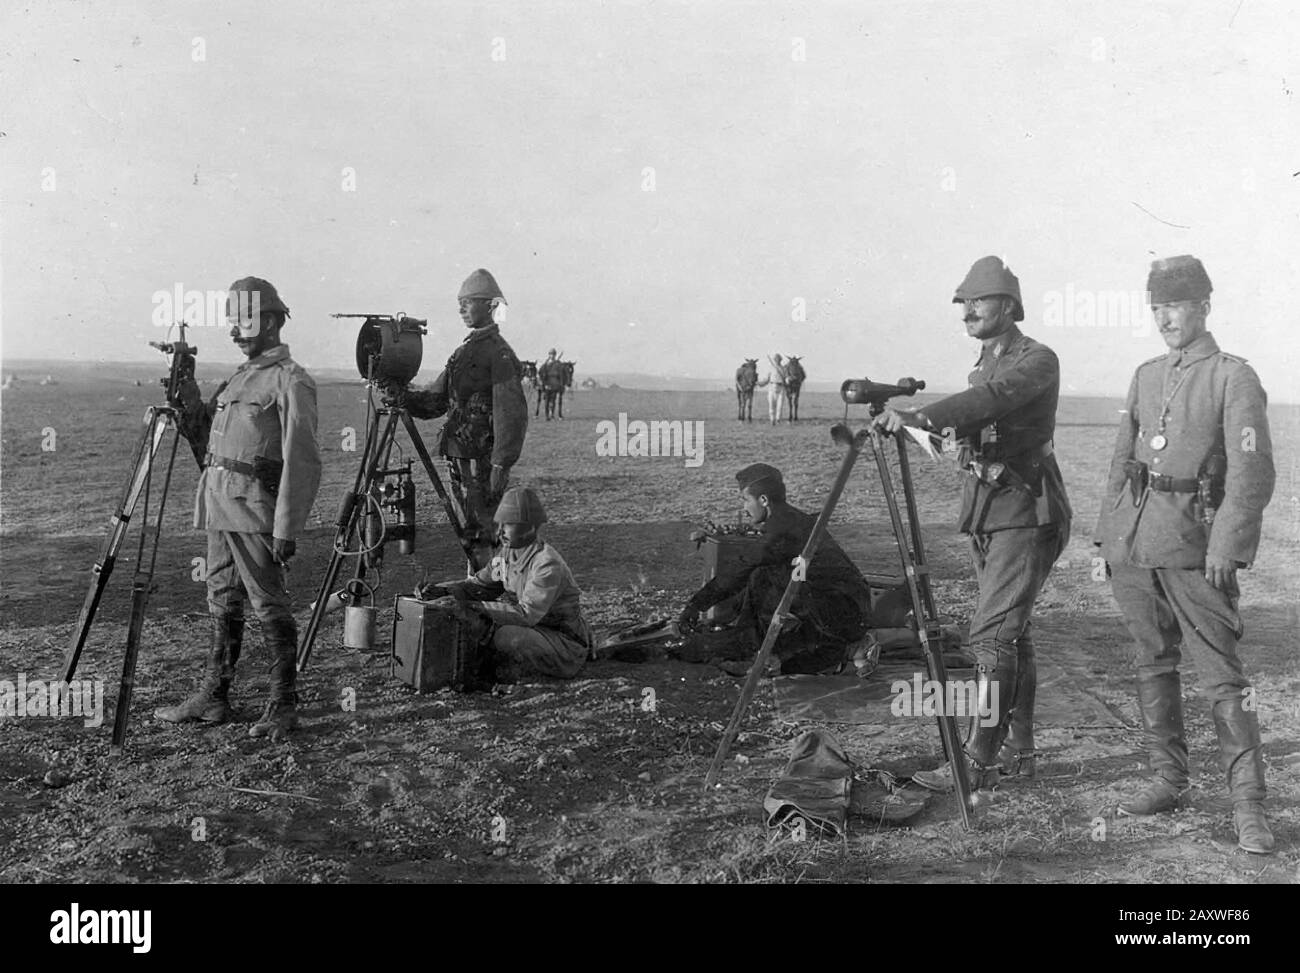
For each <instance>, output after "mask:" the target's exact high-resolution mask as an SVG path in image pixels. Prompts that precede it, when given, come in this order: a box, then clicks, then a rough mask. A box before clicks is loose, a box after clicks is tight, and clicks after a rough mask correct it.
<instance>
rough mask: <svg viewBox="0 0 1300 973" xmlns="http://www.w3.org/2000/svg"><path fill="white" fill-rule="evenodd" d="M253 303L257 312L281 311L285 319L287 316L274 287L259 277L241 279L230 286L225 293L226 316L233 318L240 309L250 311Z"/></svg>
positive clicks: (282, 302) (286, 308)
mask: <svg viewBox="0 0 1300 973" xmlns="http://www.w3.org/2000/svg"><path fill="white" fill-rule="evenodd" d="M240 294H243V295H245V296H242V297H241V296H239V295H240ZM254 301H256V302H257V303H256V307H257V309H258V311H259V312H261V311H283V312H284V316H285V317H286V318H287V317H288V316H289V308H288V307H286V306H285V303H284V301H282V300H280V295H279V294H278V293H277V292H276V289H275V285H274V284H272V283H271V282H270V281H269V280H262V278H261V277H241V278H239V280H237V281H235V282H234V283H233V284H231V285H230V288H229V289H228V290H227V291H226V316H227V317H232V316H235V315H236V314H238V313H239V311H240V310H241V309H242V310H245V311H247V310H250V309H251V308H253V307H254V303H253V302H254Z"/></svg>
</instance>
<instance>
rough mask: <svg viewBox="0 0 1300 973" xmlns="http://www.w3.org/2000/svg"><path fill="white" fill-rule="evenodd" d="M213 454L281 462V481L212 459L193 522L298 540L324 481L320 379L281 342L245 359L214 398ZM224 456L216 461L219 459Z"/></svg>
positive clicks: (261, 462) (252, 462)
mask: <svg viewBox="0 0 1300 973" xmlns="http://www.w3.org/2000/svg"><path fill="white" fill-rule="evenodd" d="M209 408H211V409H212V410H213V412H212V430H211V433H210V434H209V436H208V452H209V453H211V454H213V455H214V456H217V457H221V458H224V459H227V460H234V461H235V462H236V463H241V464H248V465H249V466H256V467H262V466H265V464H266V461H270V462H271V463H279V462H282V463H283V468H282V469H281V470H280V475H279V480H278V483H277V482H276V481H275V480H274V478H270V479H269V481H268V483H264V482H263V481H262V480H261V479H259V478H258V477H257V476H254V475H252V474H251V473H241V472H236V471H234V470H231V469H217V468H216V467H215V466H214V465H211V464H209V465H208V466H207V467H206V468H205V469H204V470H203V472H202V473H201V474H200V475H199V486H198V492H197V495H196V497H195V503H194V526H195V527H200V528H204V529H207V530H228V531H238V532H241V533H251V534H273V535H274V536H276V537H278V538H280V539H281V540H295V539H296V538H297V537H298V535H299V534H301V533H302V532H303V529H304V528H305V527H306V525H307V515H308V514H309V513H311V507H312V504H313V503H314V502H315V501H316V490H317V488H319V486H320V476H321V461H320V451H319V449H318V448H317V445H316V383H315V381H313V379H312V377H311V376H310V375H308V374H307V372H306V370H304V369H303V367H302V366H301V365H299V364H298V363H297V362H295V361H294V360H293V359H292V358H290V357H289V346H288V345H277V346H276V347H274V348H271V349H270V350H268V351H265V352H263V353H262V354H260V355H258V356H257V357H256V358H253V359H250V360H249V361H246V362H244V364H242V365H240V366H239V368H238V369H237V370H236V371H235V374H234V375H233V376H231V378H230V380H229V381H228V382H227V383H226V384H225V385H224V386H223V387H222V388H221V390H220V391H219V392H218V393H217V395H216V397H215V399H214V400H213V401H212V403H210V404H209ZM218 462H219V461H218Z"/></svg>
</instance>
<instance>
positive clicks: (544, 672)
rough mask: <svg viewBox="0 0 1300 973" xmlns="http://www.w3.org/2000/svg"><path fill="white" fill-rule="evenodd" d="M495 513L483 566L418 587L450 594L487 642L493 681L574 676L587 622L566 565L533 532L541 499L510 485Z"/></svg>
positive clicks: (542, 514) (588, 640) (587, 643)
mask: <svg viewBox="0 0 1300 973" xmlns="http://www.w3.org/2000/svg"><path fill="white" fill-rule="evenodd" d="M494 518H495V520H496V522H497V524H499V525H500V535H499V536H500V539H501V546H500V548H499V549H498V550H497V551H496V553H495V555H494V556H493V558H492V562H491V563H490V564H489V565H488V566H487V567H485V568H483V569H482V570H481V571H479V572H478V573H477V574H475V575H474V577H472V578H470V579H469V580H468V581H460V582H449V583H445V584H440V585H429V586H426V587H424V588H422V589H421V590H419V591H418V592H417V594H418V595H419V597H421V598H428V597H430V596H436V595H438V594H441V593H444V592H445V593H447V594H449V595H451V596H452V597H453V598H455V599H456V602H457V603H458V605H459V611H460V612H461V613H462V615H463V616H464V617H465V619H466V620H467V621H469V622H470V623H471V624H473V625H475V626H476V628H477V629H478V630H479V631H478V633H477V634H478V637H479V638H480V639H482V640H483V641H484V643H485V644H486V646H487V649H488V655H489V658H488V659H487V660H486V666H485V668H486V669H487V670H488V671H489V672H490V673H491V674H492V678H493V680H494V681H496V682H506V683H509V682H516V681H518V680H519V679H520V678H523V677H525V676H538V675H540V676H551V677H554V678H559V679H572V678H573V677H574V676H576V675H577V674H578V673H579V672H580V671H581V669H582V667H583V664H584V663H585V662H586V661H587V656H588V654H589V653H590V651H591V645H592V635H591V628H590V626H589V625H588V624H587V620H586V618H584V617H583V614H582V605H581V595H582V592H581V591H580V590H579V589H578V586H577V584H576V582H574V580H573V573H572V572H571V571H570V570H569V566H568V565H567V564H565V563H564V558H562V557H560V553H559V551H557V550H556V549H555V548H554V547H552V546H551V545H550V544H548V543H546V541H544V540H542V539H541V538H539V537H538V536H537V530H538V528H539V527H540V526H541V525H542V524H544V523H546V511H545V510H544V509H542V501H541V498H540V497H538V495H537V492H536V491H535V490H532V489H530V488H528V487H512V488H510V489H509V490H507V491H506V494H505V496H504V497H502V498H501V503H500V504H499V505H498V506H497V509H496V514H495V515H494Z"/></svg>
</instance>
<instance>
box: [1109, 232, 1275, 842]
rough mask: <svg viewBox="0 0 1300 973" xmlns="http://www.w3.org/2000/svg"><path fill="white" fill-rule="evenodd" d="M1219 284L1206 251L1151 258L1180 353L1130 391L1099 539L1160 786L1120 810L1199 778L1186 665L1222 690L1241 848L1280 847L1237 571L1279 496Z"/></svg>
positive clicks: (1217, 704) (1170, 802) (1219, 726)
mask: <svg viewBox="0 0 1300 973" xmlns="http://www.w3.org/2000/svg"><path fill="white" fill-rule="evenodd" d="M1210 290H1211V286H1210V278H1209V275H1208V274H1207V273H1206V272H1205V268H1204V267H1203V266H1202V265H1201V262H1200V261H1199V260H1197V259H1196V258H1195V257H1191V256H1180V257H1170V258H1168V259H1166V260H1157V261H1155V262H1154V263H1153V264H1152V265H1151V273H1150V276H1149V277H1148V279H1147V291H1148V292H1149V297H1150V301H1151V311H1152V314H1153V316H1154V318H1155V322H1156V326H1157V327H1158V328H1159V329H1160V334H1161V336H1162V337H1163V338H1164V340H1165V344H1166V345H1168V346H1169V352H1168V353H1167V354H1165V355H1161V356H1160V357H1159V358H1152V359H1151V360H1150V361H1147V362H1144V363H1142V364H1141V365H1140V366H1138V370H1137V373H1136V374H1135V375H1134V376H1133V382H1132V384H1131V385H1130V386H1129V391H1128V401H1127V404H1126V407H1125V408H1126V411H1125V414H1124V418H1123V419H1122V420H1121V421H1120V428H1119V437H1118V440H1117V441H1116V444H1115V455H1114V458H1113V459H1112V460H1111V466H1110V476H1109V478H1108V480H1107V490H1106V500H1105V502H1104V503H1103V505H1102V514H1101V518H1100V520H1099V522H1098V525H1097V535H1096V543H1098V544H1099V545H1101V556H1102V557H1104V558H1105V559H1106V561H1107V565H1108V568H1109V571H1110V574H1111V585H1112V588H1113V590H1114V592H1115V600H1116V601H1117V602H1118V603H1119V607H1120V609H1121V610H1122V611H1123V612H1124V620H1125V623H1126V624H1127V625H1128V629H1129V632H1131V633H1132V635H1133V638H1134V640H1135V641H1136V642H1137V644H1138V655H1137V665H1138V682H1137V689H1138V702H1139V704H1140V706H1141V709H1142V720H1143V723H1144V725H1145V728H1146V734H1145V736H1146V744H1147V751H1148V754H1149V757H1150V764H1151V777H1152V779H1151V782H1150V784H1149V785H1148V786H1147V788H1146V789H1145V790H1143V791H1142V792H1141V793H1139V794H1138V795H1137V796H1136V797H1134V798H1133V799H1132V800H1130V801H1127V802H1125V803H1124V804H1121V805H1120V807H1119V811H1120V813H1121V814H1130V815H1141V814H1159V813H1161V812H1163V811H1171V810H1173V809H1174V808H1176V807H1177V806H1178V804H1179V802H1180V801H1181V799H1182V796H1183V793H1184V792H1185V791H1186V789H1187V785H1188V773H1187V743H1186V738H1185V735H1184V731H1183V712H1182V702H1183V694H1182V684H1181V682H1180V679H1179V674H1178V664H1179V662H1180V661H1181V658H1182V650H1183V649H1185V650H1186V651H1187V652H1188V654H1189V655H1191V657H1192V659H1193V660H1194V661H1195V663H1196V668H1197V672H1198V674H1199V677H1200V679H1199V683H1200V686H1201V691H1202V692H1203V693H1205V695H1207V696H1208V697H1209V698H1210V701H1211V712H1212V713H1213V717H1214V727H1215V730H1216V731H1217V732H1218V737H1219V758H1220V761H1221V763H1222V766H1223V770H1224V773H1225V774H1226V775H1227V778H1228V792H1229V794H1230V796H1231V798H1232V802H1233V819H1234V824H1235V826H1236V830H1237V838H1238V846H1239V847H1241V848H1242V849H1244V850H1245V851H1249V852H1254V853H1256V854H1268V853H1269V852H1271V851H1272V850H1273V835H1272V833H1271V832H1270V831H1269V828H1268V822H1267V821H1265V819H1264V807H1263V803H1262V802H1263V800H1264V761H1263V756H1262V753H1261V748H1260V738H1259V722H1258V719H1257V718H1256V715H1255V710H1254V706H1253V703H1252V701H1251V700H1252V694H1251V689H1250V687H1249V685H1248V684H1247V682H1246V678H1245V676H1244V675H1243V673H1242V667H1241V660H1240V659H1239V658H1238V657H1237V640H1238V639H1239V638H1240V637H1241V633H1242V626H1241V616H1240V615H1239V614H1238V613H1237V597H1238V587H1237V571H1238V569H1240V568H1248V567H1250V565H1251V562H1252V561H1254V559H1255V551H1256V549H1257V548H1258V546H1259V537H1260V527H1261V522H1262V520H1263V515H1264V508H1265V507H1266V506H1267V505H1268V502H1269V499H1270V498H1271V497H1272V495H1273V481H1274V470H1273V449H1272V443H1271V442H1270V439H1269V430H1268V416H1267V414H1266V411H1265V409H1266V405H1267V397H1266V396H1265V394H1264V390H1263V388H1261V387H1260V384H1259V378H1258V377H1257V376H1256V375H1255V371H1254V369H1252V368H1251V367H1250V366H1249V365H1247V364H1246V362H1245V361H1244V360H1243V359H1241V358H1237V357H1236V356H1235V355H1229V354H1227V353H1226V352H1222V351H1220V350H1219V346H1218V345H1217V344H1216V343H1215V341H1214V336H1213V335H1211V334H1210V333H1209V331H1207V330H1206V317H1207V316H1208V315H1209V313H1210V299H1209V298H1210Z"/></svg>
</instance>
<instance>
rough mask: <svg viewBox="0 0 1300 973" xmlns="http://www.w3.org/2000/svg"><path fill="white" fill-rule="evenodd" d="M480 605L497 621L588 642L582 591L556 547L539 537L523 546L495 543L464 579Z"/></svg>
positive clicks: (587, 643)
mask: <svg viewBox="0 0 1300 973" xmlns="http://www.w3.org/2000/svg"><path fill="white" fill-rule="evenodd" d="M468 591H469V593H470V594H471V595H472V596H473V597H474V598H477V599H479V600H481V601H483V604H482V605H480V606H479V607H480V608H481V610H482V611H483V614H485V615H487V616H488V618H490V619H491V620H492V621H493V622H495V623H496V624H498V625H527V626H529V627H532V628H550V629H554V630H556V631H558V632H560V633H562V634H564V635H567V636H568V637H569V638H571V639H574V640H575V641H577V642H580V643H581V644H583V645H586V646H588V647H590V645H591V629H590V628H589V627H588V626H587V621H586V619H585V618H583V615H582V608H581V606H580V598H581V595H582V592H581V591H580V590H579V588H578V585H577V582H575V581H574V580H573V572H571V571H570V570H569V566H568V565H567V564H565V563H564V558H562V557H560V552H559V551H557V550H556V549H555V548H553V547H551V545H550V544H547V543H546V542H545V541H543V540H536V541H533V543H531V544H529V545H527V546H526V547H520V548H512V547H500V548H498V549H497V550H496V551H495V552H494V554H493V556H492V560H491V562H489V563H488V565H487V566H486V567H484V568H483V569H482V570H480V571H479V572H478V573H477V574H475V575H474V577H473V579H472V580H471V581H470V582H469V583H468Z"/></svg>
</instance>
